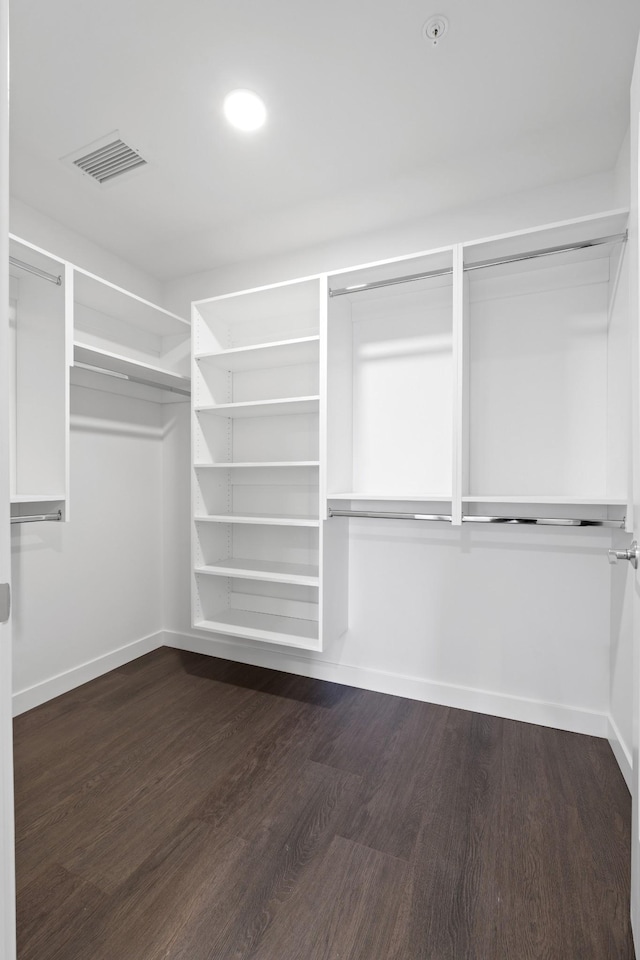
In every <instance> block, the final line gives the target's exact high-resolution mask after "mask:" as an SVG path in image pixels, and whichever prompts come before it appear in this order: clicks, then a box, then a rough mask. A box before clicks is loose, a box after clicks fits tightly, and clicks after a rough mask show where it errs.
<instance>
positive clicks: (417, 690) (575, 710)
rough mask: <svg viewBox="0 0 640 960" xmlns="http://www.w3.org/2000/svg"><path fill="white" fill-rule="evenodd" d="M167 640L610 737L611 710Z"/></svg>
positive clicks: (215, 639) (170, 635)
mask: <svg viewBox="0 0 640 960" xmlns="http://www.w3.org/2000/svg"><path fill="white" fill-rule="evenodd" d="M164 644H165V646H167V647H175V648H176V649H178V650H189V651H191V652H193V653H204V654H208V655H209V656H212V657H220V658H221V659H223V660H236V661H238V662H240V663H251V664H254V665H255V666H259V667H269V668H270V669H272V670H282V671H283V672H284V673H296V674H298V675H299V676H303V677H313V678H315V679H317V680H329V681H332V682H334V683H341V684H345V685H346V686H351V687H360V688H362V689H364V690H375V691H377V692H378V693H390V694H395V695H397V696H400V697H407V698H409V699H411V700H424V701H426V702H427V703H437V704H441V705H442V706H447V707H456V708H459V709H462V710H473V711H475V712H476V713H485V714H490V715H491V716H494V717H504V718H505V719H507V720H521V721H524V722H525V723H537V724H539V725H540V726H543V727H555V728H556V729H558V730H568V731H570V732H572V733H585V734H588V735H590V736H594V737H605V738H606V737H608V736H609V730H610V727H609V717H608V716H607V715H606V714H604V713H596V712H595V711H590V710H583V709H580V708H579V707H569V706H565V705H563V704H558V703H546V702H544V701H541V700H527V699H525V698H523V697H510V696H506V695H505V694H502V693H492V692H489V691H486V690H477V689H474V688H472V687H462V686H457V685H455V684H448V683H440V682H437V681H433V680H426V679H422V678H416V677H408V676H404V675H402V674H399V673H385V672H383V671H380V670H373V669H370V668H367V667H359V666H355V665H352V664H346V663H332V662H331V661H327V660H319V659H317V658H314V657H313V655H310V656H305V655H304V653H302V652H300V653H297V652H296V653H292V652H291V651H290V650H277V649H273V648H268V647H259V646H257V645H256V644H253V645H251V646H249V645H244V644H243V643H242V642H238V641H235V640H230V639H228V638H224V637H221V636H217V635H214V636H212V637H211V638H209V637H204V636H203V635H202V634H196V633H176V632H173V631H171V630H165V631H164Z"/></svg>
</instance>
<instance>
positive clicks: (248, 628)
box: [194, 608, 322, 650]
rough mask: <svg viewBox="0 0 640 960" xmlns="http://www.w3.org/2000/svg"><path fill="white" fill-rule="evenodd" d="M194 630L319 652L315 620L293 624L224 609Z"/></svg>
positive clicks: (270, 616)
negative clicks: (213, 618)
mask: <svg viewBox="0 0 640 960" xmlns="http://www.w3.org/2000/svg"><path fill="white" fill-rule="evenodd" d="M194 627H195V629H196V630H208V631H209V632H212V633H223V634H228V635H229V636H233V637H247V638H248V639H250V640H264V641H265V642H267V643H279V644H284V645H286V646H289V647H299V648H301V649H304V650H321V649H322V645H321V643H320V637H319V633H318V623H317V621H316V620H296V619H294V618H293V617H278V616H274V614H268V613H254V612H252V611H250V610H235V609H229V608H228V609H226V610H221V611H220V612H219V613H216V616H215V620H200V621H198V622H197V623H194Z"/></svg>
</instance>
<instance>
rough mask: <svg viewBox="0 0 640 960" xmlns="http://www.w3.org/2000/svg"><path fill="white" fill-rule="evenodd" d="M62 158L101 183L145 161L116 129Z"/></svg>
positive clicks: (141, 165)
mask: <svg viewBox="0 0 640 960" xmlns="http://www.w3.org/2000/svg"><path fill="white" fill-rule="evenodd" d="M64 159H65V160H68V161H70V162H71V163H72V164H73V165H74V166H75V167H77V168H78V169H79V170H81V171H82V173H84V174H86V175H87V176H88V177H92V178H93V179H94V180H97V182H98V183H101V184H102V183H108V182H109V181H110V180H113V179H115V177H121V176H122V175H123V174H125V173H130V172H131V171H132V170H136V169H137V168H138V167H143V166H145V165H146V163H147V161H146V160H145V159H144V157H141V156H140V154H139V153H138V152H137V150H134V149H133V147H130V146H129V145H128V144H127V143H125V142H124V140H122V139H121V138H120V136H119V135H118V133H117V131H116V132H114V133H112V134H110V135H109V136H107V137H104V138H103V139H102V140H98V141H96V142H95V143H92V144H90V145H89V146H88V147H83V148H82V150H76V151H75V152H74V153H73V154H70V155H69V156H67V157H65V158H64Z"/></svg>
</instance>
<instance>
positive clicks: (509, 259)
mask: <svg viewBox="0 0 640 960" xmlns="http://www.w3.org/2000/svg"><path fill="white" fill-rule="evenodd" d="M626 240H627V231H626V230H625V231H624V233H614V234H611V235H610V236H608V237H595V238H593V239H592V240H581V241H579V242H577V243H564V244H561V245H560V246H556V247H543V248H541V249H540V250H530V251H529V252H528V253H522V254H514V255H512V256H506V257H493V258H492V259H491V260H479V261H478V262H477V263H466V264H465V265H464V267H463V270H464V272H465V273H468V272H469V271H471V270H483V269H484V268H485V267H496V266H499V265H500V264H503V263H521V262H522V261H523V260H534V259H536V258H537V257H550V256H552V255H553V254H554V253H569V252H570V251H572V250H586V249H588V248H589V247H599V246H602V244H605V243H625V242H626ZM452 273H453V267H444V268H443V269H442V270H427V271H425V272H424V273H409V274H406V275H405V276H403V277H392V278H390V279H389V280H372V281H371V283H356V284H353V286H351V287H340V288H339V289H337V290H329V296H330V297H342V296H344V295H345V294H347V293H363V292H364V291H365V290H376V289H378V288H379V287H392V286H395V285H396V284H398V283H413V282H414V281H415V280H427V279H429V278H430V277H447V276H451V274H452Z"/></svg>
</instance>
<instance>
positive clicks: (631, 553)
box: [608, 540, 640, 570]
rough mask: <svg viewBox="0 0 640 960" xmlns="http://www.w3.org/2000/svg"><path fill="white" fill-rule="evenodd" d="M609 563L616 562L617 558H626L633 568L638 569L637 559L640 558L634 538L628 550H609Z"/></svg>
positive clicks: (639, 551)
mask: <svg viewBox="0 0 640 960" xmlns="http://www.w3.org/2000/svg"><path fill="white" fill-rule="evenodd" d="M608 556H609V563H617V562H618V560H628V561H629V563H630V564H631V566H632V567H633V569H634V570H637V569H638V560H639V559H640V547H638V543H637V541H636V540H634V541H633V543H632V544H631V546H630V547H629V548H628V550H609V551H608Z"/></svg>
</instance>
